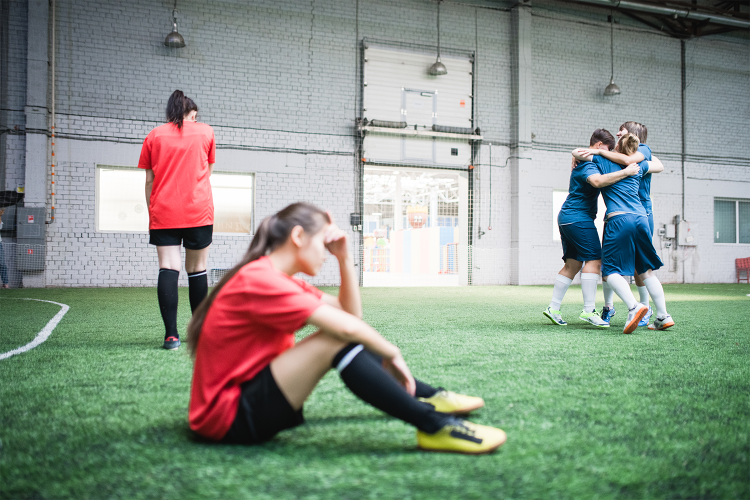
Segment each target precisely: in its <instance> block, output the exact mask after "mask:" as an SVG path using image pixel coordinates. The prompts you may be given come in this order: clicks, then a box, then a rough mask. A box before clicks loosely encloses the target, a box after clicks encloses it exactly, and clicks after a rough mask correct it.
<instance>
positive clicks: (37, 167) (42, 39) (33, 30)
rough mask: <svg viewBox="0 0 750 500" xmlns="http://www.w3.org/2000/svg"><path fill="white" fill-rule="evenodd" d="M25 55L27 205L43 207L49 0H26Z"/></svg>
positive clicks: (45, 156) (44, 196) (45, 180)
mask: <svg viewBox="0 0 750 500" xmlns="http://www.w3.org/2000/svg"><path fill="white" fill-rule="evenodd" d="M28 5H29V17H28V29H29V31H28V38H27V48H28V56H27V57H28V59H27V65H26V68H27V70H26V106H25V107H24V112H25V113H26V168H25V193H26V195H25V197H24V204H25V205H26V206H27V207H43V206H45V204H46V201H47V198H46V190H47V80H48V78H49V74H48V70H49V59H48V50H47V45H48V42H49V2H48V0H29V4H28Z"/></svg>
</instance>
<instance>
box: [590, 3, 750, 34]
mask: <svg viewBox="0 0 750 500" xmlns="http://www.w3.org/2000/svg"><path fill="white" fill-rule="evenodd" d="M576 1H577V2H580V3H588V4H593V5H600V6H602V7H610V8H612V7H615V8H618V7H619V8H620V9H627V10H635V11H639V12H646V13H648V14H656V15H660V16H669V17H673V18H675V19H677V18H683V19H691V20H693V21H709V22H712V23H716V24H723V25H724V26H733V27H735V28H750V21H743V20H742V19H735V18H733V17H726V16H718V15H716V14H706V13H702V12H696V11H694V10H687V9H675V8H672V7H661V6H659V5H652V4H645V3H638V2H628V1H620V0H576Z"/></svg>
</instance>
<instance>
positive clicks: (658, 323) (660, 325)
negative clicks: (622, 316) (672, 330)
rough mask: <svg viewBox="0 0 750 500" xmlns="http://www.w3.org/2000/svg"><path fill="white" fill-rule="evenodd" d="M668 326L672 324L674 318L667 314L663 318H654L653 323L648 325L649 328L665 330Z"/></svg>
mask: <svg viewBox="0 0 750 500" xmlns="http://www.w3.org/2000/svg"><path fill="white" fill-rule="evenodd" d="M670 326H674V320H673V319H672V316H670V315H669V314H667V315H666V316H665V317H664V318H661V319H659V318H656V319H655V320H654V322H653V323H651V324H650V325H648V329H649V330H666V329H667V328H669V327H670Z"/></svg>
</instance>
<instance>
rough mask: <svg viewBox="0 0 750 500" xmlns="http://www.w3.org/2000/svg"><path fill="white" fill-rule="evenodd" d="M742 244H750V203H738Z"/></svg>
mask: <svg viewBox="0 0 750 500" xmlns="http://www.w3.org/2000/svg"><path fill="white" fill-rule="evenodd" d="M737 215H738V217H737V218H738V220H739V232H740V243H750V201H738V202H737Z"/></svg>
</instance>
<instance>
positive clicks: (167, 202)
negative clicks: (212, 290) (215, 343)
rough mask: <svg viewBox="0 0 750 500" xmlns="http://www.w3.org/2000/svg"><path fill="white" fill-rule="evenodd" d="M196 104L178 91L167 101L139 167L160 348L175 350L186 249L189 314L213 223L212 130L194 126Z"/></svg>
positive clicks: (202, 278)
mask: <svg viewBox="0 0 750 500" xmlns="http://www.w3.org/2000/svg"><path fill="white" fill-rule="evenodd" d="M197 114H198V106H196V104H195V103H194V102H193V100H192V99H190V98H188V97H186V96H185V94H183V93H182V91H181V90H175V91H174V92H173V93H172V95H171V96H170V97H169V101H168V103H167V123H165V124H164V125H160V126H158V127H156V128H155V129H153V130H152V131H151V132H150V133H149V134H148V136H147V137H146V140H145V141H143V148H142V149H141V158H140V160H139V162H138V168H143V169H146V203H147V204H148V213H149V234H150V238H149V243H150V244H151V245H155V246H156V252H157V254H158V255H159V281H158V285H157V296H158V298H159V310H160V311H161V317H162V320H163V321H164V328H165V330H166V333H165V334H164V348H165V349H170V350H171V349H177V348H178V347H179V346H180V335H179V333H178V331H177V279H178V277H179V276H180V268H181V267H182V259H181V257H180V244H181V243H182V245H183V246H184V247H185V270H186V271H187V273H188V284H189V286H190V291H189V295H190V308H191V309H192V311H193V312H195V310H196V309H197V308H198V305H199V304H200V303H201V301H203V299H204V298H206V294H207V293H208V279H207V276H206V265H207V264H208V247H209V246H210V245H211V240H212V234H213V224H214V201H213V197H212V194H211V183H210V182H209V176H210V175H211V172H212V171H213V168H214V164H215V162H216V141H215V140H214V131H213V129H212V128H211V127H210V126H209V125H206V124H204V123H198V122H197V121H196V116H197Z"/></svg>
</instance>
